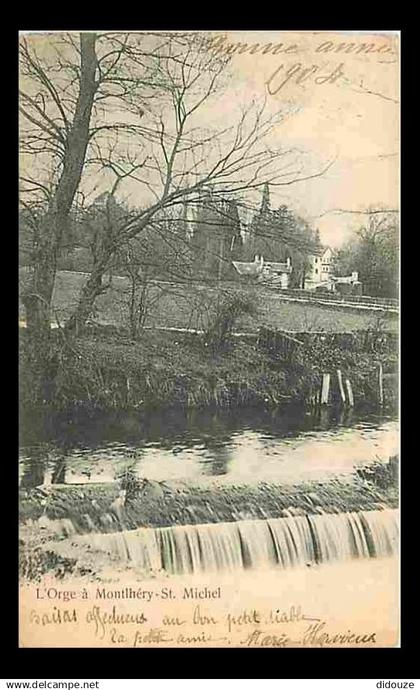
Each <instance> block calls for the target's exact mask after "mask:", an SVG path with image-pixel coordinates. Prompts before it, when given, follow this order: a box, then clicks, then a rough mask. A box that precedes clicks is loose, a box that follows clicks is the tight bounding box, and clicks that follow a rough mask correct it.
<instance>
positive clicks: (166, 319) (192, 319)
mask: <svg viewBox="0 0 420 690" xmlns="http://www.w3.org/2000/svg"><path fill="white" fill-rule="evenodd" d="M85 280H86V276H85V275H83V274H77V273H70V272H65V271H60V272H59V273H58V275H57V279H56V286H55V291H54V298H53V308H54V310H55V311H56V313H57V315H58V316H59V318H61V319H63V318H65V317H66V316H67V315H68V313H69V311H71V309H72V307H73V306H74V304H75V303H76V301H77V297H78V294H79V292H80V290H81V288H82V286H83V283H84V282H85ZM127 286H128V282H127V280H126V279H125V278H121V277H114V278H113V285H112V288H111V289H110V290H109V291H108V292H107V293H105V294H104V295H102V296H101V297H100V298H99V299H98V302H97V314H96V315H95V318H96V319H97V320H98V321H99V322H102V323H108V324H113V325H126V318H125V300H124V291H125V290H127ZM223 289H225V290H232V289H239V287H238V286H237V285H235V286H234V287H233V288H232V286H230V287H229V286H227V287H225V288H222V290H223ZM250 291H251V292H252V294H253V296H254V298H255V300H256V302H257V309H258V317H257V319H252V320H251V319H250V318H249V317H244V318H243V320H242V321H241V322H240V324H239V327H240V328H242V329H244V330H252V331H255V330H256V329H257V327H258V326H267V327H270V326H271V327H274V328H281V329H284V330H289V331H297V332H299V331H308V330H314V331H321V330H326V331H335V332H347V331H354V330H359V329H366V328H370V327H372V326H373V325H374V324H375V323H376V322H377V319H378V317H377V316H376V315H375V314H374V313H372V312H366V313H364V312H360V311H359V312H357V311H354V312H353V311H345V310H342V309H339V308H337V307H330V308H329V307H327V306H315V305H313V304H302V303H299V302H285V301H282V300H281V299H279V297H278V296H277V295H276V294H275V293H273V292H271V291H268V290H264V289H263V288H258V289H255V288H250ZM151 296H152V299H153V300H155V299H156V302H155V304H154V306H153V309H152V310H151V313H150V315H149V317H148V320H147V322H146V325H147V326H165V327H175V328H203V327H205V326H206V324H207V318H208V313H209V310H211V308H212V305H214V302H215V300H217V296H218V291H217V289H216V288H211V287H207V286H201V285H195V286H189V287H185V286H171V285H164V284H161V285H160V286H156V285H155V286H153V287H152V288H151ZM21 316H23V311H22V312H21ZM381 318H383V319H384V323H385V324H386V328H389V329H392V330H394V329H395V330H396V329H397V324H398V318H397V316H395V315H387V316H384V317H381Z"/></svg>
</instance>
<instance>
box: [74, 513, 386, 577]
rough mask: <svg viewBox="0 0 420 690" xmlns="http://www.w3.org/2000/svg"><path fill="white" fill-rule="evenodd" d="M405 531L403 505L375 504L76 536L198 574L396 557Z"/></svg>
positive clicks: (150, 567)
mask: <svg viewBox="0 0 420 690" xmlns="http://www.w3.org/2000/svg"><path fill="white" fill-rule="evenodd" d="M62 527H63V531H64V532H66V526H64V525H63V526H62ZM67 533H68V532H67ZM398 533H399V526H398V511H397V510H374V511H360V512H354V513H339V514H324V515H307V516H291V517H285V518H277V519H270V520H244V521H239V522H222V523H216V524H201V525H185V526H175V527H164V528H159V529H151V528H142V529H137V530H132V531H121V532H114V533H111V534H98V533H93V534H84V535H79V536H76V537H73V539H75V540H76V542H77V543H80V544H84V545H86V544H88V545H89V546H90V547H91V548H94V549H97V550H99V551H106V552H108V553H109V554H111V555H112V556H114V557H115V558H117V559H118V560H122V561H129V562H131V563H132V564H134V565H136V566H138V567H139V568H141V569H144V570H146V571H151V572H159V571H166V572H168V573H171V574H196V573H211V572H215V571H219V572H231V571H235V570H244V569H261V568H262V569H264V568H273V567H277V568H283V569H288V568H297V567H302V566H311V565H315V564H322V563H331V562H341V561H349V560H352V559H364V558H385V557H390V556H396V555H397V553H398Z"/></svg>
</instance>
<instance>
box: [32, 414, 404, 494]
mask: <svg viewBox="0 0 420 690" xmlns="http://www.w3.org/2000/svg"><path fill="white" fill-rule="evenodd" d="M21 430H22V431H21V450H20V463H19V467H20V484H21V486H22V488H31V487H35V486H39V485H41V484H51V483H52V484H64V483H66V484H81V483H83V484H84V483H92V482H94V483H97V482H112V481H115V480H116V479H117V478H118V477H121V475H122V474H123V473H124V472H125V471H127V470H130V471H134V472H135V474H136V475H137V476H138V477H144V478H147V479H153V480H158V481H162V480H166V481H167V480H183V481H186V482H188V483H193V484H194V483H200V484H203V483H211V482H217V483H242V484H244V483H246V484H250V483H255V482H261V481H268V482H269V481H273V482H277V483H298V482H300V481H306V480H323V479H330V478H332V477H333V476H340V477H344V476H348V475H351V474H352V473H354V471H355V469H356V468H357V467H358V466H360V465H364V464H366V463H370V462H373V461H375V460H388V458H389V457H390V456H392V455H395V454H396V453H398V438H399V432H398V422H397V421H396V420H395V418H392V417H386V416H383V415H378V414H377V413H375V412H372V411H366V410H359V411H357V410H356V411H354V410H346V411H338V410H335V409H331V408H326V409H323V410H318V411H316V412H309V411H307V410H304V409H302V408H300V407H296V406H290V405H289V406H285V407H283V408H279V409H276V410H260V409H258V410H256V409H240V410H232V411H223V412H219V411H209V410H201V411H197V410H194V411H182V410H172V411H165V412H151V413H148V414H144V413H143V414H139V413H128V412H124V413H119V414H114V415H106V416H104V415H98V416H96V417H95V418H86V417H81V418H79V419H78V420H77V421H75V420H74V419H66V418H59V417H57V418H55V419H54V420H49V421H46V420H45V419H44V418H42V417H40V416H36V415H32V416H31V417H30V418H28V419H23V420H22V421H21Z"/></svg>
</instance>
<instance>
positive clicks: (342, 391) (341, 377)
mask: <svg viewBox="0 0 420 690" xmlns="http://www.w3.org/2000/svg"><path fill="white" fill-rule="evenodd" d="M337 379H338V387H339V389H340V395H341V401H342V402H343V403H344V404H345V402H346V394H345V392H344V386H343V376H342V374H341V371H340V369H337Z"/></svg>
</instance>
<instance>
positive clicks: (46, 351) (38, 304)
mask: <svg viewBox="0 0 420 690" xmlns="http://www.w3.org/2000/svg"><path fill="white" fill-rule="evenodd" d="M95 41H96V35H95V34H93V33H92V34H81V35H80V55H81V62H80V88H79V95H78V99H77V103H76V107H75V112H74V119H73V123H72V125H71V128H70V130H69V132H68V135H67V140H66V145H65V153H64V158H63V170H62V173H61V176H60V179H59V181H58V184H57V187H56V189H55V192H54V194H53V196H52V198H51V200H50V203H49V207H48V209H47V212H46V214H45V216H44V218H43V220H42V222H41V224H40V228H39V238H38V242H37V246H36V248H35V253H34V268H33V273H32V277H31V282H30V285H29V287H28V289H27V290H26V291H25V295H24V296H23V300H22V301H23V304H24V307H25V311H26V324H27V337H28V339H29V343H30V347H29V352H30V353H31V359H32V363H33V364H35V365H36V366H35V369H36V371H37V372H38V376H37V378H39V381H35V380H34V386H36V385H37V384H38V385H40V384H41V382H42V378H43V370H46V369H48V366H49V360H50V347H49V345H50V323H51V301H52V295H53V289H54V282H55V276H56V271H57V258H58V253H59V250H60V247H61V243H62V237H63V233H64V230H65V228H66V224H67V222H68V217H69V213H70V209H71V206H72V204H73V201H74V196H75V194H76V191H77V188H78V186H79V184H80V179H81V176H82V171H83V165H84V161H85V156H86V150H87V146H88V143H89V128H90V120H91V113H92V107H93V102H94V97H95V93H96V90H97V87H98V83H97V82H96V79H95V74H96V67H97V58H96V52H95Z"/></svg>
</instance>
